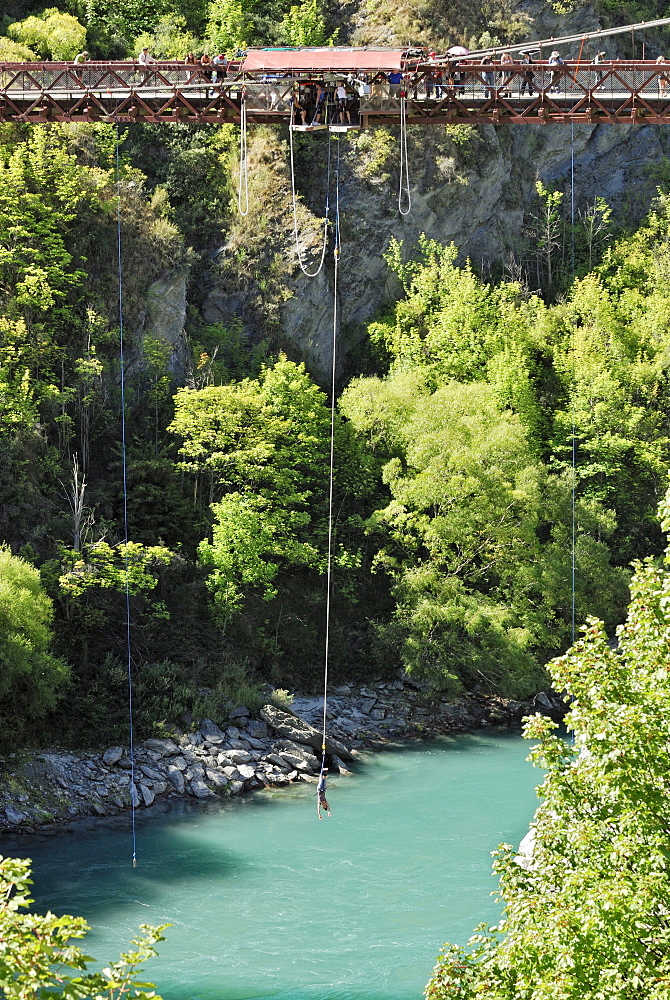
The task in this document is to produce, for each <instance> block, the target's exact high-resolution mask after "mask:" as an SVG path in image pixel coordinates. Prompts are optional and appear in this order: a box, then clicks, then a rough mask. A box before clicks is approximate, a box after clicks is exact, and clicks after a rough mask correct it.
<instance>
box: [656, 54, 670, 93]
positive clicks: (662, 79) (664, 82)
mask: <svg viewBox="0 0 670 1000" xmlns="http://www.w3.org/2000/svg"><path fill="white" fill-rule="evenodd" d="M665 62H666V58H665V56H659V57H658V59H657V60H656V65H657V66H659V65H662V64H663V63H665ZM668 68H669V69H670V67H668ZM656 82H657V84H658V96H659V97H665V95H666V93H667V92H668V82H670V77H668V74H667V73H659V74H658V77H657V78H656Z"/></svg>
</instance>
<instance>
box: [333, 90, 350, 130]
mask: <svg viewBox="0 0 670 1000" xmlns="http://www.w3.org/2000/svg"><path fill="white" fill-rule="evenodd" d="M335 97H336V98H337V113H338V115H339V118H340V125H344V116H345V115H346V116H347V122H348V124H349V125H351V112H350V111H349V98H348V96H347V91H346V87H345V86H344V84H343V83H339V84H338V85H337V90H336V91H335Z"/></svg>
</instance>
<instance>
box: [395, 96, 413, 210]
mask: <svg viewBox="0 0 670 1000" xmlns="http://www.w3.org/2000/svg"><path fill="white" fill-rule="evenodd" d="M403 205H404V207H403ZM398 211H399V212H400V214H401V215H409V213H410V212H411V211H412V195H411V192H410V189H409V163H408V157H407V97H406V96H405V95H404V94H401V95H400V179H399V181H398Z"/></svg>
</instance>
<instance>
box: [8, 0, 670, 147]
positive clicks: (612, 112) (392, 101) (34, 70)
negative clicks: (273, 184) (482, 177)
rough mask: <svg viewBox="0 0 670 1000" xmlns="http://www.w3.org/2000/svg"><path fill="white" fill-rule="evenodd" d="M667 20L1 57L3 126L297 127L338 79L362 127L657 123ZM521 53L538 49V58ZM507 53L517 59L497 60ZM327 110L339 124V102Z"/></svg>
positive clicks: (665, 90)
mask: <svg viewBox="0 0 670 1000" xmlns="http://www.w3.org/2000/svg"><path fill="white" fill-rule="evenodd" d="M668 24H670V18H663V19H659V20H658V21H653V22H646V23H642V24H637V25H626V26H624V27H620V28H614V29H606V30H603V31H598V32H593V33H591V34H589V35H583V36H569V37H563V38H559V39H544V40H542V41H536V42H526V43H522V44H518V45H515V46H507V47H498V48H496V49H490V50H481V51H478V52H471V53H467V50H463V53H464V54H463V55H458V56H456V57H455V56H453V55H450V54H449V53H447V54H445V55H443V56H434V55H432V54H431V56H430V58H429V57H428V53H427V52H426V51H425V50H420V49H390V48H387V49H383V48H347V47H338V46H333V47H327V48H311V49H309V48H305V49H249V50H248V52H247V53H245V55H244V57H242V58H241V59H239V60H237V61H233V62H231V63H230V64H228V66H226V67H225V69H224V68H221V67H217V66H215V65H208V66H202V65H199V64H195V65H185V64H184V63H179V62H175V61H156V62H151V63H150V64H149V65H140V64H139V63H138V62H86V63H82V64H79V65H74V64H72V63H64V62H32V63H25V62H23V63H2V64H0V121H17V122H50V121H60V122H90V121H103V122H186V123H206V122H218V123H225V122H231V123H236V124H240V123H241V121H242V117H243V115H245V116H246V121H247V122H248V123H249V124H252V123H254V122H256V123H265V124H275V123H276V124H280V123H289V122H294V123H295V122H297V121H298V119H296V118H295V109H296V106H298V107H300V108H302V109H304V110H305V111H306V115H307V117H309V118H311V115H312V109H313V107H314V106H315V102H316V94H317V87H318V86H319V85H321V86H323V87H324V88H325V89H326V91H327V93H328V95H329V97H332V93H333V91H334V88H335V87H336V86H337V85H341V86H344V87H345V89H346V93H347V102H348V111H349V117H350V118H351V125H352V126H355V127H359V126H362V127H364V128H366V127H371V126H375V125H390V124H398V123H400V122H401V118H402V117H403V116H404V118H405V121H406V123H407V124H412V125H431V124H457V123H472V124H477V123H490V124H494V125H499V124H515V125H516V124H525V123H532V124H547V123H550V122H575V123H579V122H582V123H588V124H600V123H609V124H618V123H623V124H631V123H633V124H652V125H662V124H667V123H668V122H670V61H668V62H667V63H666V62H665V61H658V58H656V59H648V58H645V55H646V53H645V41H644V36H643V38H642V39H641V40H640V32H645V31H647V30H648V29H651V28H657V27H663V26H665V25H668ZM636 31H637V36H636ZM622 33H630V35H631V39H632V42H631V46H630V48H631V49H632V52H633V55H634V57H633V58H631V59H626V60H621V59H610V60H607V59H605V60H604V61H602V62H598V63H597V64H596V63H595V62H594V61H593V54H594V53H592V54H591V55H588V52H589V49H590V48H591V49H593V47H594V43H596V44H600V40H601V39H602V38H603V37H606V36H609V35H614V34H622ZM566 45H571V46H573V48H576V47H577V45H579V52H578V55H577V57H576V58H567V56H566V57H564V60H563V62H562V63H561V64H555V63H553V60H551V52H550V50H551V51H553V50H554V49H559V50H560V48H561V46H563V47H564V48H565V46H566ZM640 47H641V49H642V52H641V55H642V58H637V57H635V54H636V51H637V49H638V48H640ZM521 50H523V51H524V52H529V53H532V57H533V62H532V64H531V65H529V64H527V63H525V62H523V61H522V60H521V59H520V58H519V55H518V54H519V52H520V51H521ZM452 52H453V50H452ZM503 53H507V56H505V57H504V58H505V59H507V60H510V61H501V59H502V58H503ZM393 80H395V82H391V81H393ZM398 80H399V81H400V82H398ZM328 107H330V109H331V111H330V121H331V123H334V114H333V111H334V108H335V101H334V100H332V99H331V100H329V101H327V102H326V109H328ZM327 119H328V114H327V113H326V115H325V120H324V119H322V120H321V121H320V126H321V127H323V126H324V125H325V124H327ZM308 127H310V126H308Z"/></svg>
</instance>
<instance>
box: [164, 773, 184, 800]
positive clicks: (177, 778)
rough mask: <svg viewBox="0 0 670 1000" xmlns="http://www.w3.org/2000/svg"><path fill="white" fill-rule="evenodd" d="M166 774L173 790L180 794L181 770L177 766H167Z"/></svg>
mask: <svg viewBox="0 0 670 1000" xmlns="http://www.w3.org/2000/svg"><path fill="white" fill-rule="evenodd" d="M167 776H168V780H169V781H170V784H171V785H172V787H173V788H174V790H175V791H176V792H179V794H180V795H181V794H182V793H183V791H184V775H183V774H182V772H181V770H180V769H179V768H178V767H169V768H168V772H167Z"/></svg>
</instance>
